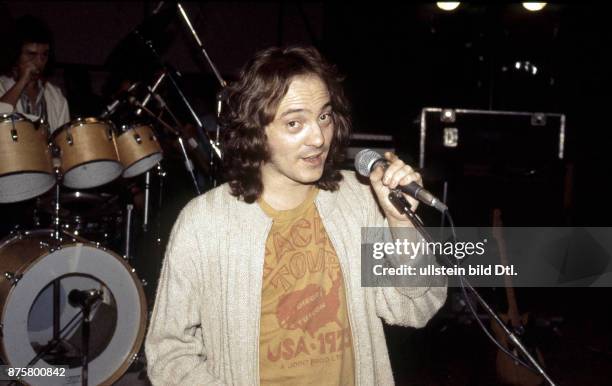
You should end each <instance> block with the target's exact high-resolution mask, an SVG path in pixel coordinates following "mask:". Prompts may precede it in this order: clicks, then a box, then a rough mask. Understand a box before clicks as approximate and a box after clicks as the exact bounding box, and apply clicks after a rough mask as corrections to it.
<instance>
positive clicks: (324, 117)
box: [319, 113, 331, 121]
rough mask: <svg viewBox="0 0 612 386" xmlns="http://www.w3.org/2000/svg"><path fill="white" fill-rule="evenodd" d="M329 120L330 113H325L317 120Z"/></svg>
mask: <svg viewBox="0 0 612 386" xmlns="http://www.w3.org/2000/svg"><path fill="white" fill-rule="evenodd" d="M330 118H331V113H325V114H321V116H320V117H319V120H321V121H327V120H329V119H330Z"/></svg>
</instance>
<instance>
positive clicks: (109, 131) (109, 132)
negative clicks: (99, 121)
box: [106, 127, 113, 141]
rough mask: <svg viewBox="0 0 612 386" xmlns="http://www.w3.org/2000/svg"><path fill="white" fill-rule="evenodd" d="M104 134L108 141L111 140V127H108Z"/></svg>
mask: <svg viewBox="0 0 612 386" xmlns="http://www.w3.org/2000/svg"><path fill="white" fill-rule="evenodd" d="M106 136H107V137H108V140H109V141H112V140H113V129H111V128H110V127H109V128H108V130H107V131H106Z"/></svg>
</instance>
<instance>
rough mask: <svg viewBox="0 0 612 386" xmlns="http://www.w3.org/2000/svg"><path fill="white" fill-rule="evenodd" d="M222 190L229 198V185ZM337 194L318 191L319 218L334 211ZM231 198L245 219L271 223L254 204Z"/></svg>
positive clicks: (316, 202)
mask: <svg viewBox="0 0 612 386" xmlns="http://www.w3.org/2000/svg"><path fill="white" fill-rule="evenodd" d="M222 189H223V192H224V194H227V195H228V196H231V194H230V192H231V190H230V187H229V184H227V183H226V184H223V185H222ZM337 193H338V191H335V192H330V191H328V190H319V194H317V197H316V198H315V204H316V205H317V209H318V210H319V215H320V216H321V217H326V216H327V215H329V214H331V213H332V212H333V211H334V210H335V209H336V207H337V205H336V201H337V199H338V198H337ZM232 197H233V196H232ZM233 198H234V201H235V203H236V205H237V206H238V208H239V210H240V211H242V212H243V213H245V214H246V215H248V217H247V218H252V219H257V222H258V223H260V224H261V225H267V224H270V223H272V219H271V218H270V217H268V216H267V215H266V214H265V213H264V211H263V210H262V209H261V207H260V206H259V205H258V204H257V203H256V202H254V203H252V204H247V203H246V202H244V201H243V200H242V199H237V198H236V197H233Z"/></svg>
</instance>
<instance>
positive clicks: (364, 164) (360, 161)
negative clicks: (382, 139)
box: [355, 149, 382, 177]
mask: <svg viewBox="0 0 612 386" xmlns="http://www.w3.org/2000/svg"><path fill="white" fill-rule="evenodd" d="M380 159H382V156H381V155H380V154H378V153H377V152H375V151H374V150H371V149H363V150H361V151H360V152H359V153H357V155H355V170H357V173H359V174H361V175H362V176H364V177H369V176H370V172H371V171H372V166H374V163H375V162H376V161H378V160H380Z"/></svg>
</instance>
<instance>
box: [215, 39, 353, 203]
mask: <svg viewBox="0 0 612 386" xmlns="http://www.w3.org/2000/svg"><path fill="white" fill-rule="evenodd" d="M302 75H315V76H318V77H319V78H320V79H321V80H323V82H324V83H325V85H326V86H327V89H328V91H329V95H330V100H331V107H332V111H333V115H332V117H333V120H334V135H333V138H332V141H331V144H330V149H329V153H328V156H327V159H326V161H325V166H324V169H323V175H322V176H321V178H320V179H319V180H318V181H317V182H316V185H317V187H318V188H319V189H322V190H331V191H334V190H336V189H338V183H339V182H340V181H341V180H342V175H341V174H340V172H339V171H338V168H339V166H340V164H341V163H342V161H343V159H344V151H345V148H346V145H347V143H348V138H349V133H350V128H351V121H350V107H349V103H348V101H347V99H346V97H345V95H344V91H343V88H342V84H341V83H342V81H343V78H342V77H341V76H340V75H339V74H338V72H337V69H336V67H335V66H333V65H331V64H329V63H328V62H327V61H325V59H323V57H322V56H321V54H320V53H319V52H318V51H317V50H316V49H315V48H312V47H296V46H294V47H288V48H284V49H282V48H276V47H273V48H268V49H265V50H263V51H260V52H258V53H257V54H255V56H254V57H253V58H252V59H251V60H250V61H249V62H247V63H246V65H245V66H244V67H243V69H242V70H241V72H240V79H239V80H238V81H237V82H235V83H234V84H232V85H231V86H229V87H228V90H227V92H228V94H227V105H228V106H227V109H226V113H225V115H224V117H223V124H224V125H225V130H224V133H223V137H222V141H223V151H224V160H223V164H224V169H225V174H226V178H227V180H228V181H229V185H230V188H231V193H232V195H234V196H236V197H239V198H240V197H241V198H242V199H243V200H244V201H245V202H247V203H252V202H254V201H255V200H257V198H258V197H259V196H260V194H261V193H262V191H263V184H262V181H261V171H260V167H261V166H262V165H263V163H264V162H267V161H268V160H269V159H270V153H269V149H268V146H267V137H266V133H265V127H266V126H267V125H269V124H270V123H271V122H272V121H273V120H274V116H275V115H276V111H277V109H278V105H279V103H280V101H281V100H282V98H283V97H284V96H285V94H286V93H287V90H288V89H289V85H290V84H291V81H292V80H293V79H294V78H295V77H296V76H302Z"/></svg>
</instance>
